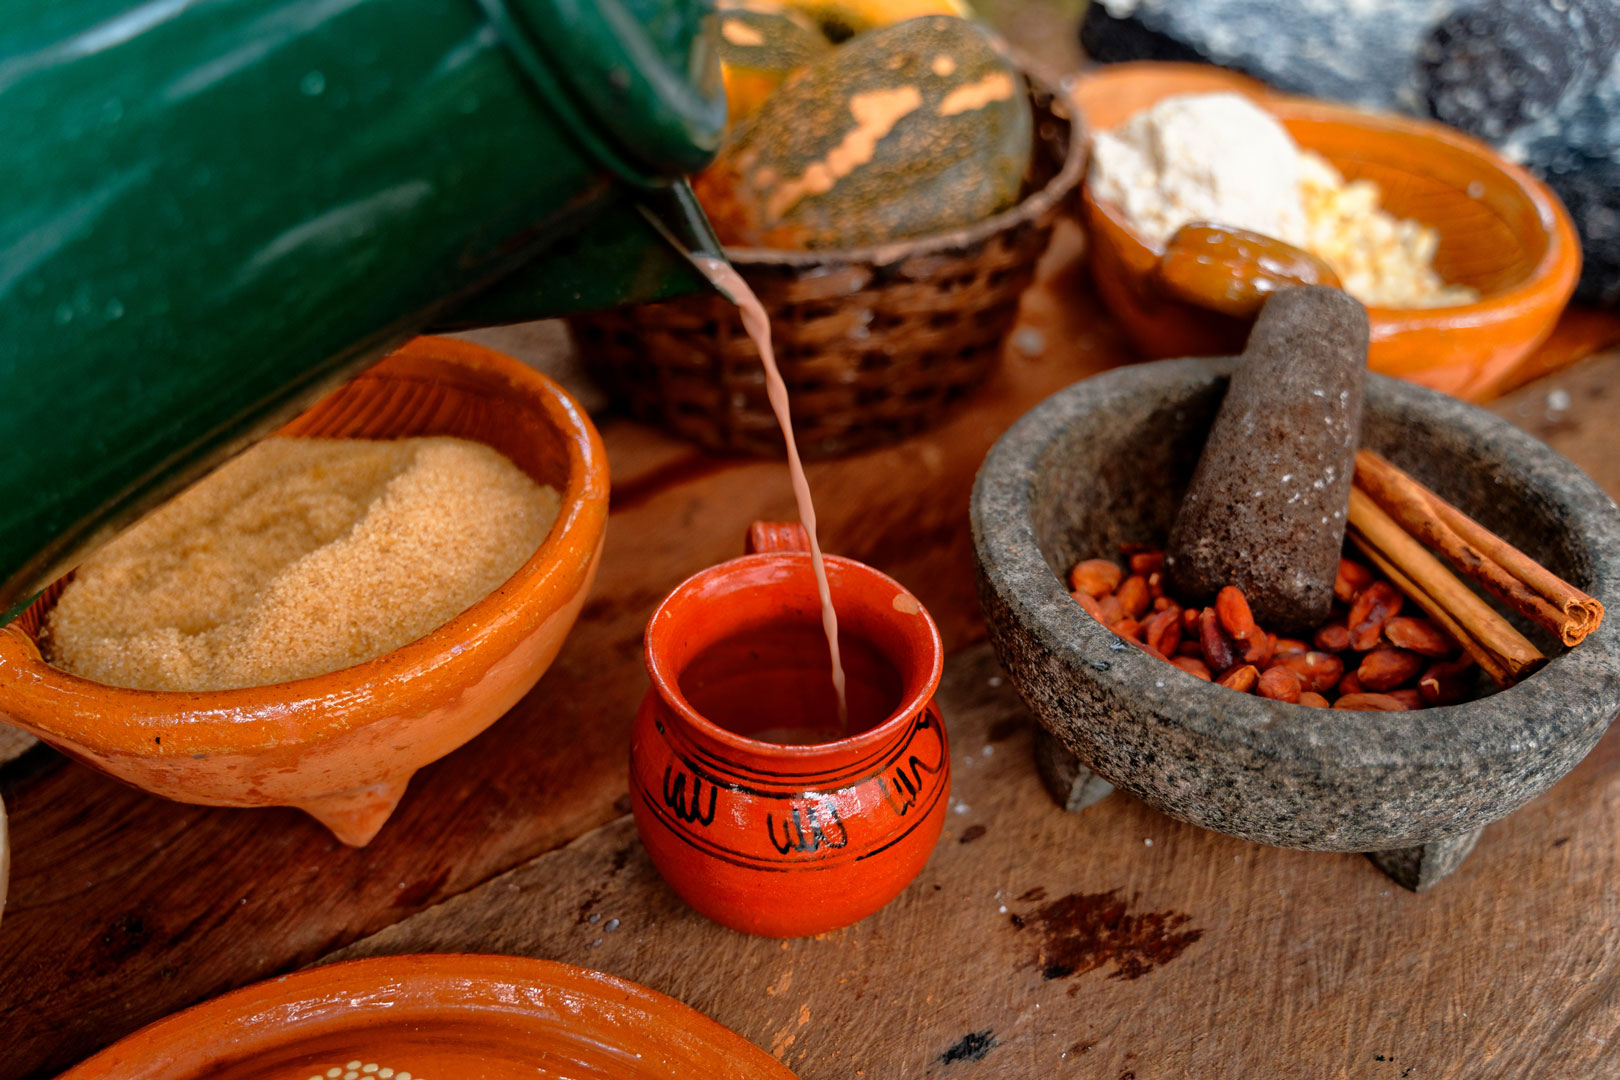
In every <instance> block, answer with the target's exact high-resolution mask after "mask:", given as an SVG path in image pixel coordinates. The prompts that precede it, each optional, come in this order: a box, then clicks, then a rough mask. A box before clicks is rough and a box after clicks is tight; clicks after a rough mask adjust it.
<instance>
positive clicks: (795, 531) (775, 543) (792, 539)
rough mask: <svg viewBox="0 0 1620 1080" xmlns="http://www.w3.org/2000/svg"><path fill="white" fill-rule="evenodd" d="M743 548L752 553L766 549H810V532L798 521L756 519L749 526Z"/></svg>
mask: <svg viewBox="0 0 1620 1080" xmlns="http://www.w3.org/2000/svg"><path fill="white" fill-rule="evenodd" d="M743 550H744V551H746V552H747V553H748V554H750V555H756V554H759V553H760V552H764V551H809V550H810V534H809V533H808V532H806V531H805V529H804V526H803V525H801V524H799V523H798V522H797V521H756V522H754V523H753V524H752V525H750V526H748V535H747V537H746V538H745V539H744V541H743Z"/></svg>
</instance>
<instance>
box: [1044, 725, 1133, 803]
mask: <svg viewBox="0 0 1620 1080" xmlns="http://www.w3.org/2000/svg"><path fill="white" fill-rule="evenodd" d="M1035 767H1036V768H1037V769H1039V770H1040V773H1041V782H1042V783H1044V784H1045V785H1046V790H1047V791H1049V792H1051V793H1052V798H1054V799H1056V800H1057V804H1058V805H1059V806H1061V807H1063V809H1065V810H1069V811H1075V810H1084V809H1085V808H1086V807H1088V806H1090V805H1091V804H1092V803H1094V802H1098V801H1100V800H1102V799H1106V798H1107V797H1108V796H1109V795H1112V794H1113V792H1114V785H1113V784H1110V783H1109V782H1108V781H1106V780H1104V779H1103V778H1102V777H1100V776H1098V775H1097V774H1096V773H1094V772H1092V771H1091V770H1090V769H1088V768H1086V767H1085V766H1084V765H1082V764H1080V759H1079V758H1077V757H1075V756H1074V755H1073V754H1071V753H1070V752H1069V748H1068V747H1067V746H1064V745H1063V742H1062V740H1061V739H1059V738H1058V737H1057V736H1056V735H1053V734H1052V733H1051V732H1049V731H1047V730H1046V729H1045V728H1043V727H1041V725H1040V724H1035Z"/></svg>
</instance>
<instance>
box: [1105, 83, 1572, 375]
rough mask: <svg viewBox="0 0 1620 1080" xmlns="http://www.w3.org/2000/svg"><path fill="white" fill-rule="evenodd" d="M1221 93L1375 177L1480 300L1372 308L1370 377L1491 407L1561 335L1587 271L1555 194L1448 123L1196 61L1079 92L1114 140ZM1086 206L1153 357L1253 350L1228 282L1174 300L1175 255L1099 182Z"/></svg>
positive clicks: (1120, 305) (1338, 162) (1451, 274)
mask: <svg viewBox="0 0 1620 1080" xmlns="http://www.w3.org/2000/svg"><path fill="white" fill-rule="evenodd" d="M1220 91H1230V92H1236V93H1240V94H1243V95H1244V96H1246V97H1249V98H1251V99H1253V100H1254V101H1255V102H1256V103H1257V104H1259V105H1260V106H1261V107H1262V108H1263V109H1265V110H1266V111H1267V112H1269V113H1271V114H1272V115H1273V116H1275V117H1277V119H1278V120H1280V121H1281V122H1282V124H1283V126H1284V127H1285V128H1286V129H1287V130H1288V133H1289V134H1290V135H1291V136H1292V137H1293V139H1294V141H1295V142H1297V143H1298V144H1299V146H1300V147H1301V148H1302V149H1306V150H1313V151H1315V152H1317V153H1319V154H1321V155H1322V156H1323V157H1324V158H1326V159H1327V160H1328V161H1329V162H1330V163H1331V164H1332V165H1333V166H1334V168H1336V169H1337V170H1338V171H1339V172H1340V173H1342V174H1343V175H1344V177H1345V179H1346V180H1358V179H1368V180H1372V181H1374V182H1376V183H1377V184H1378V186H1379V188H1380V189H1381V192H1382V203H1383V206H1384V209H1386V210H1388V211H1389V212H1390V213H1392V214H1394V215H1395V216H1396V217H1400V218H1411V219H1414V220H1417V221H1419V222H1421V223H1423V224H1425V225H1430V226H1433V227H1434V228H1436V229H1437V230H1438V231H1439V234H1440V246H1439V250H1438V252H1437V253H1436V256H1435V269H1436V270H1437V271H1438V272H1439V273H1440V275H1441V277H1442V278H1444V279H1445V280H1446V281H1448V282H1456V283H1458V284H1461V285H1466V286H1469V287H1471V288H1473V289H1476V290H1478V292H1479V293H1480V295H1481V299H1479V300H1478V301H1476V302H1474V303H1469V304H1461V305H1455V306H1449V307H1434V308H1382V307H1374V308H1370V309H1369V310H1368V316H1369V319H1370V323H1371V347H1370V350H1369V353H1368V366H1369V368H1370V369H1371V370H1373V371H1376V372H1379V373H1380V374H1384V375H1394V376H1398V377H1400V378H1405V379H1410V380H1412V381H1413V382H1417V383H1421V384H1423V385H1425V386H1430V387H1433V388H1434V389H1437V390H1442V391H1444V392H1446V393H1449V394H1452V395H1455V396H1457V397H1462V398H1466V399H1470V400H1480V399H1483V398H1488V397H1490V396H1491V395H1492V394H1493V393H1495V392H1497V391H1498V388H1499V387H1501V386H1502V385H1503V384H1504V383H1505V382H1507V381H1508V380H1509V379H1510V378H1511V377H1512V375H1513V373H1514V371H1515V369H1516V368H1517V367H1518V366H1519V365H1520V363H1521V362H1522V361H1524V360H1525V359H1526V358H1527V357H1528V355H1529V354H1530V352H1531V351H1532V350H1533V349H1534V348H1535V346H1536V345H1538V344H1539V343H1540V342H1541V341H1542V340H1543V339H1544V338H1545V337H1546V336H1547V335H1548V334H1549V333H1550V332H1551V330H1552V327H1553V324H1554V322H1555V321H1556V320H1557V318H1558V315H1559V313H1560V312H1561V311H1562V310H1563V308H1564V305H1565V303H1567V302H1568V300H1569V296H1570V293H1571V292H1572V291H1573V289H1574V287H1575V278H1576V276H1577V275H1578V273H1579V270H1580V250H1579V248H1578V246H1577V244H1576V239H1575V231H1574V227H1573V225H1572V224H1571V223H1570V220H1569V215H1568V214H1567V213H1566V212H1565V211H1564V208H1563V206H1562V205H1561V204H1560V203H1559V202H1558V199H1557V197H1556V196H1555V195H1553V193H1552V192H1551V191H1550V190H1549V189H1548V188H1547V187H1546V185H1544V184H1542V183H1541V182H1540V181H1539V180H1537V179H1536V178H1535V177H1533V176H1531V175H1530V174H1529V173H1528V172H1526V171H1525V170H1524V169H1521V168H1519V167H1518V166H1516V165H1514V164H1512V163H1510V162H1508V161H1506V160H1504V159H1503V158H1502V157H1501V156H1500V155H1498V154H1497V153H1495V151H1493V150H1491V149H1490V148H1489V147H1488V146H1486V145H1485V144H1484V143H1482V142H1479V141H1477V140H1475V139H1471V138H1469V137H1467V136H1465V135H1462V134H1460V133H1458V132H1456V131H1454V130H1452V129H1450V128H1447V127H1445V126H1443V125H1440V124H1436V123H1431V122H1426V121H1421V120H1414V119H1409V118H1405V117H1399V116H1393V115H1385V114H1377V113H1369V112H1364V111H1362V110H1359V109H1354V108H1351V107H1348V106H1342V105H1333V104H1328V103H1325V102H1320V101H1313V100H1310V99H1305V98H1296V97H1287V96H1284V95H1281V94H1276V93H1273V92H1271V91H1269V90H1268V89H1267V88H1266V87H1265V86H1264V85H1263V84H1261V83H1259V82H1256V81H1255V80H1253V79H1249V78H1246V77H1244V76H1241V75H1235V74H1232V73H1230V72H1225V71H1222V70H1220V69H1219V68H1214V67H1206V66H1203V65H1197V64H1171V63H1153V62H1143V63H1131V64H1118V65H1113V66H1110V67H1106V68H1102V69H1099V70H1096V71H1094V72H1091V73H1089V74H1088V75H1086V76H1085V77H1084V78H1082V79H1081V80H1080V82H1079V84H1078V85H1077V87H1076V91H1075V96H1076V99H1077V101H1078V103H1079V105H1080V108H1081V111H1082V112H1083V113H1084V115H1085V118H1086V121H1087V123H1088V124H1089V125H1090V126H1091V128H1092V129H1093V130H1098V131H1106V130H1109V129H1112V128H1114V127H1115V126H1117V125H1119V124H1120V123H1122V122H1123V121H1124V120H1125V119H1127V118H1128V117H1130V116H1132V115H1133V114H1135V113H1136V112H1138V111H1140V110H1141V109H1144V108H1147V107H1149V106H1151V105H1153V104H1154V103H1156V102H1158V101H1159V100H1161V99H1162V98H1166V97H1170V96H1173V95H1177V94H1201V93H1214V92H1220ZM1082 203H1083V207H1084V215H1085V222H1086V226H1087V230H1088V232H1089V233H1090V239H1091V245H1090V249H1089V258H1090V261H1091V270H1092V276H1093V279H1094V280H1095V281H1096V286H1097V291H1098V293H1099V294H1100V295H1101V296H1102V299H1103V300H1104V301H1105V302H1106V303H1107V305H1108V307H1109V308H1110V310H1111V311H1112V312H1113V314H1114V315H1115V317H1116V318H1118V319H1119V321H1120V323H1121V324H1122V325H1123V326H1124V328H1125V330H1126V333H1127V334H1128V335H1129V336H1130V338H1131V340H1132V342H1133V343H1134V344H1135V345H1136V347H1137V348H1138V349H1139V350H1140V351H1142V352H1143V353H1145V354H1146V355H1148V356H1149V357H1153V358H1159V357H1169V356H1209V355H1220V354H1235V353H1237V352H1239V351H1240V350H1241V348H1242V345H1243V341H1244V338H1245V336H1246V335H1247V333H1248V327H1249V323H1250V320H1249V319H1247V318H1244V317H1237V316H1234V315H1232V314H1228V313H1226V312H1227V311H1229V310H1230V298H1229V297H1227V296H1226V290H1225V288H1224V287H1223V283H1222V282H1218V281H1211V282H1207V283H1205V288H1206V289H1207V293H1208V295H1207V296H1206V297H1203V298H1201V299H1199V300H1198V302H1190V300H1192V298H1193V296H1194V295H1195V294H1194V293H1193V292H1189V291H1188V290H1186V289H1185V288H1182V289H1176V290H1174V291H1170V290H1166V289H1165V288H1164V287H1163V286H1162V284H1161V276H1160V274H1161V271H1160V263H1161V256H1162V255H1164V254H1165V253H1164V252H1161V251H1159V250H1157V249H1155V248H1153V247H1152V246H1150V245H1149V244H1148V243H1146V242H1145V241H1144V240H1143V239H1142V238H1141V237H1140V236H1139V235H1138V234H1137V233H1136V232H1135V231H1134V230H1133V229H1132V228H1131V227H1130V226H1129V225H1128V224H1127V223H1126V221H1125V219H1124V216H1123V214H1122V213H1121V212H1120V211H1119V210H1118V209H1117V208H1115V207H1113V206H1110V205H1107V204H1105V203H1102V202H1099V201H1098V200H1096V199H1094V198H1093V197H1092V195H1091V191H1090V189H1089V187H1087V188H1085V189H1083V191H1082ZM1230 261H1233V262H1234V264H1235V263H1236V262H1237V260H1230ZM1172 269H1173V268H1172ZM1234 272H1235V271H1234ZM1179 276H1180V277H1181V278H1182V279H1184V280H1185V278H1186V276H1187V275H1185V274H1181V275H1179Z"/></svg>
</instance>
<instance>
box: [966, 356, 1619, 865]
mask: <svg viewBox="0 0 1620 1080" xmlns="http://www.w3.org/2000/svg"><path fill="white" fill-rule="evenodd" d="M1233 364H1234V362H1233V361H1232V360H1231V359H1230V358H1225V359H1208V360H1169V361H1164V362H1162V363H1156V364H1138V365H1133V366H1130V367H1125V368H1119V369H1116V370H1114V371H1110V372H1107V373H1105V374H1102V375H1097V376H1094V377H1092V378H1089V379H1085V380H1082V381H1081V382H1078V383H1075V384H1074V385H1073V386H1070V387H1068V388H1067V389H1065V390H1063V391H1061V392H1059V393H1057V394H1055V395H1054V396H1052V397H1050V398H1048V399H1047V400H1046V401H1045V402H1043V403H1042V404H1041V405H1039V406H1037V407H1036V408H1035V409H1033V410H1032V411H1031V412H1029V413H1028V414H1027V415H1026V416H1024V417H1023V419H1021V420H1019V421H1018V423H1016V424H1014V425H1013V426H1012V428H1010V429H1009V430H1008V431H1007V433H1006V434H1005V435H1003V436H1002V437H1001V439H1000V440H999V441H998V442H997V443H996V445H995V447H994V448H993V449H992V450H991V451H990V454H989V455H988V456H987V457H986V458H985V462H984V466H983V468H982V469H980V471H979V477H978V480H977V482H976V483H975V485H974V489H973V499H972V525H973V545H974V554H975V560H976V564H977V574H978V588H979V599H980V604H981V606H982V607H983V610H984V614H985V621H986V623H987V625H988V628H989V633H990V639H991V641H992V643H993V644H994V646H995V650H996V653H997V656H998V658H999V659H1000V661H1001V664H1002V666H1003V667H1004V669H1005V670H1006V672H1007V676H1008V678H1009V679H1010V680H1011V682H1012V685H1013V687H1014V688H1015V689H1016V690H1017V691H1018V693H1019V695H1020V696H1021V697H1022V698H1023V700H1024V702H1025V703H1026V704H1027V705H1028V706H1029V709H1030V711H1031V712H1032V713H1033V714H1034V716H1035V718H1036V720H1037V721H1038V722H1039V723H1040V724H1041V725H1042V726H1043V727H1044V728H1046V730H1047V731H1049V732H1051V733H1052V734H1053V735H1055V736H1057V737H1058V738H1059V739H1060V740H1061V741H1062V742H1063V744H1064V745H1065V746H1066V747H1068V749H1069V750H1070V752H1071V753H1073V754H1074V755H1075V756H1076V757H1077V758H1078V760H1079V762H1080V764H1081V765H1083V766H1084V767H1085V768H1087V769H1090V770H1091V771H1092V772H1094V773H1095V774H1096V775H1097V776H1098V777H1100V778H1101V779H1103V780H1106V781H1108V782H1109V783H1111V784H1113V785H1114V786H1115V787H1118V788H1120V789H1121V790H1122V791H1124V792H1126V793H1127V794H1130V795H1134V796H1136V797H1138V798H1140V799H1143V800H1144V801H1146V802H1147V803H1149V804H1150V805H1152V806H1154V807H1156V808H1158V809H1160V810H1162V811H1164V812H1165V813H1168V814H1170V815H1172V816H1174V817H1177V818H1180V819H1181V820H1183V821H1189V822H1191V823H1193V824H1195V825H1200V826H1202V827H1204V828H1208V829H1214V830H1216V831H1218V832H1224V833H1229V834H1231V835H1234V836H1240V837H1244V838H1246V839H1249V840H1254V841H1257V842H1259V843H1264V844H1273V845H1277V846H1281V847H1297V848H1310V849H1315V850H1325V851H1354V852H1366V851H1389V850H1395V849H1401V848H1414V847H1421V846H1423V845H1426V844H1431V843H1434V842H1436V841H1441V840H1446V839H1448V838H1451V837H1457V836H1463V835H1465V834H1467V833H1469V832H1472V831H1473V830H1474V829H1477V828H1479V827H1480V826H1482V825H1485V824H1488V823H1490V822H1492V821H1495V820H1497V819H1499V818H1501V817H1503V816H1505V815H1507V814H1509V813H1511V812H1512V811H1514V810H1516V809H1518V808H1519V807H1520V806H1522V805H1524V804H1525V803H1526V802H1527V801H1528V800H1530V799H1532V798H1534V797H1535V796H1536V795H1539V794H1540V793H1541V792H1543V791H1545V790H1547V788H1549V787H1551V786H1552V785H1553V783H1555V782H1556V781H1557V780H1558V779H1559V778H1560V777H1562V776H1563V775H1564V774H1565V773H1567V772H1568V771H1569V770H1570V769H1571V768H1573V767H1574V766H1575V764H1576V763H1577V762H1579V761H1580V760H1581V758H1583V757H1584V756H1586V754H1587V752H1588V751H1589V750H1591V748H1592V747H1593V746H1594V745H1595V744H1596V743H1597V741H1598V739H1599V738H1600V737H1601V736H1602V734H1603V733H1604V731H1606V730H1607V729H1608V727H1609V724H1610V722H1611V721H1612V720H1613V718H1614V716H1615V714H1616V712H1620V619H1616V618H1609V619H1606V620H1604V623H1603V625H1602V626H1601V627H1600V628H1599V629H1598V631H1597V632H1596V633H1594V634H1593V635H1592V636H1591V637H1589V638H1587V639H1586V641H1584V642H1583V643H1581V644H1580V645H1579V646H1577V647H1575V648H1573V649H1568V650H1565V649H1562V648H1560V647H1559V646H1558V645H1557V644H1556V643H1555V642H1552V641H1550V640H1549V639H1548V636H1547V635H1546V634H1544V633H1541V632H1540V630H1539V628H1536V627H1531V626H1525V625H1521V626H1520V629H1521V630H1523V631H1524V632H1525V633H1526V634H1527V635H1529V636H1530V638H1531V640H1533V641H1535V642H1536V643H1537V644H1538V645H1539V646H1540V647H1541V648H1542V650H1543V651H1544V652H1546V653H1547V654H1548V655H1549V656H1550V657H1551V658H1552V659H1551V660H1550V662H1549V663H1548V664H1547V666H1546V667H1545V668H1543V669H1542V670H1541V671H1539V672H1537V673H1536V674H1535V675H1533V676H1531V677H1530V678H1529V679H1526V680H1525V681H1524V682H1522V683H1520V684H1518V685H1517V686H1514V687H1512V688H1510V689H1508V690H1503V691H1499V692H1497V693H1495V694H1492V695H1491V696H1489V697H1485V698H1482V699H1480V700H1478V701H1472V702H1468V703H1466V704H1462V705H1455V706H1450V707H1447V708H1437V709H1424V710H1420V711H1417V712H1398V713H1362V712H1357V713H1324V712H1323V711H1322V710H1320V709H1311V708H1307V707H1304V706H1300V705H1285V704H1282V703H1281V702H1276V701H1269V700H1267V699H1265V698H1261V697H1257V696H1255V695H1253V694H1240V693H1237V692H1235V691H1231V690H1227V689H1224V688H1222V687H1219V686H1215V685H1213V684H1211V683H1207V682H1204V681H1202V680H1200V679H1198V678H1196V677H1194V676H1192V675H1189V674H1187V673H1186V672H1183V671H1180V670H1179V669H1176V668H1174V667H1172V666H1171V665H1169V664H1166V663H1165V662H1164V661H1162V660H1159V659H1157V658H1156V657H1152V656H1149V655H1148V654H1147V653H1145V652H1143V651H1141V650H1140V649H1138V648H1136V647H1134V646H1133V645H1131V644H1130V643H1129V642H1126V641H1124V640H1122V639H1121V638H1119V637H1118V636H1117V635H1115V634H1114V633H1112V632H1111V631H1109V630H1108V629H1107V628H1106V627H1104V626H1102V625H1101V624H1100V623H1098V622H1097V621H1096V620H1095V619H1093V618H1092V617H1091V616H1090V615H1088V614H1087V613H1086V612H1085V610H1084V609H1083V608H1081V607H1080V605H1078V604H1076V603H1075V602H1074V600H1073V599H1072V598H1071V597H1070V596H1069V593H1068V589H1067V587H1066V585H1065V582H1064V581H1063V577H1064V575H1066V574H1067V572H1068V570H1069V568H1070V567H1071V566H1073V565H1074V564H1075V563H1076V562H1077V561H1079V560H1080V559H1083V558H1089V557H1092V556H1097V555H1112V554H1114V553H1115V552H1117V551H1118V550H1119V545H1120V544H1121V543H1125V542H1135V543H1146V544H1154V545H1160V544H1163V543H1164V540H1165V537H1166V536H1167V534H1168V532H1169V529H1170V525H1171V522H1172V521H1173V520H1174V518H1175V514H1176V510H1177V507H1178V505H1179V503H1180V500H1181V495H1182V492H1183V491H1184V490H1185V489H1186V485H1187V482H1188V481H1189V479H1190V478H1191V476H1192V472H1193V469H1194V467H1195V466H1196V463H1197V461H1198V457H1199V454H1200V451H1201V449H1202V447H1203V444H1204V440H1205V437H1206V435H1207V433H1208V431H1209V427H1210V425H1211V423H1212V422H1213V421H1214V417H1215V413H1216V411H1217V409H1218V408H1219V407H1220V403H1221V399H1222V396H1223V395H1224V393H1225V390H1226V384H1227V378H1228V376H1229V375H1230V373H1231V370H1232V367H1233ZM1362 419H1363V423H1362V443H1363V445H1366V446H1369V447H1371V448H1372V449H1374V450H1377V451H1379V452H1380V453H1383V454H1385V455H1386V456H1388V457H1389V458H1390V459H1391V460H1393V461H1394V462H1395V463H1396V464H1398V465H1400V466H1401V467H1402V468H1403V469H1405V470H1407V471H1408V472H1410V473H1412V474H1413V475H1414V476H1416V477H1417V478H1418V479H1419V480H1420V481H1422V482H1423V483H1425V484H1427V485H1429V486H1430V487H1431V488H1433V489H1434V490H1435V491H1437V492H1438V493H1439V494H1440V495H1441V496H1442V497H1443V498H1446V499H1448V500H1450V501H1452V502H1454V503H1456V504H1457V505H1458V506H1460V507H1462V508H1463V509H1464V510H1465V511H1467V512H1468V513H1469V514H1470V515H1472V516H1474V517H1475V518H1476V519H1477V520H1479V521H1480V522H1481V523H1482V524H1483V525H1485V527H1486V528H1489V529H1491V530H1493V531H1495V532H1497V533H1499V534H1500V535H1502V536H1503V537H1504V538H1505V539H1507V540H1508V541H1509V542H1510V543H1512V544H1514V545H1515V546H1517V547H1519V548H1520V549H1521V550H1523V551H1527V552H1530V553H1532V554H1534V555H1535V556H1536V557H1537V558H1538V559H1540V560H1541V561H1542V562H1544V563H1545V564H1546V565H1547V566H1548V567H1550V568H1551V569H1552V570H1553V572H1554V573H1557V574H1559V575H1561V576H1563V577H1564V578H1566V579H1567V580H1569V581H1571V582H1573V583H1574V584H1575V585H1577V586H1578V587H1580V588H1582V589H1585V590H1586V591H1588V592H1590V593H1592V594H1593V595H1594V596H1596V597H1597V598H1598V599H1600V600H1602V601H1603V603H1604V604H1605V605H1607V606H1609V607H1610V610H1611V611H1612V610H1615V605H1617V604H1620V510H1617V509H1616V508H1615V505H1614V503H1613V502H1612V501H1611V500H1610V499H1609V498H1608V496H1606V495H1605V494H1604V493H1603V492H1602V491H1601V490H1599V488H1598V487H1597V485H1595V484H1594V483H1592V481H1591V480H1590V479H1588V478H1587V477H1586V476H1585V475H1584V474H1582V473H1581V471H1580V470H1579V469H1577V468H1576V467H1575V466H1574V465H1572V464H1570V463H1569V462H1568V461H1566V460H1565V459H1564V458H1562V457H1560V456H1559V455H1558V454H1557V453H1555V452H1554V451H1553V450H1551V449H1550V448H1549V447H1547V446H1546V445H1545V444H1544V443H1541V442H1538V441H1537V440H1535V439H1534V438H1532V437H1530V436H1529V435H1527V434H1526V433H1524V432H1523V431H1520V430H1519V429H1517V428H1515V427H1513V426H1512V425H1510V424H1508V423H1507V422H1506V421H1503V420H1501V419H1499V418H1498V417H1495V416H1492V415H1491V414H1489V413H1487V412H1484V411H1483V410H1481V409H1477V408H1474V407H1472V406H1470V405H1466V404H1463V403H1462V402H1459V401H1456V400H1455V399H1452V398H1448V397H1446V396H1445V395H1443V394H1439V393H1436V392H1435V391H1432V390H1426V389H1423V388H1422V387H1418V386H1414V385H1412V384H1410V383H1405V382H1400V381H1398V380H1394V379H1386V378H1381V377H1379V376H1376V375H1370V376H1368V378H1367V384H1366V403H1365V408H1364V411H1363V418H1362ZM1554 835H1557V834H1554ZM1549 839H1551V837H1549Z"/></svg>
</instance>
